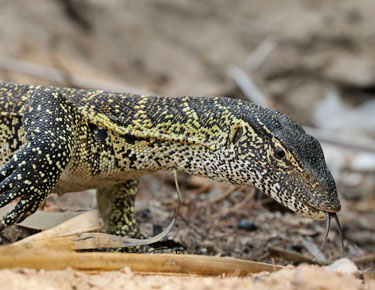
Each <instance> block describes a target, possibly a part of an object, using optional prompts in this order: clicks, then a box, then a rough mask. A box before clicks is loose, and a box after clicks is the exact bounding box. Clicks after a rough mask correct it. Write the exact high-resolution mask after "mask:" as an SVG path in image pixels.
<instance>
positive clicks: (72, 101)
mask: <svg viewBox="0 0 375 290" xmlns="http://www.w3.org/2000/svg"><path fill="white" fill-rule="evenodd" d="M0 149H1V151H0V166H1V167H0V207H2V206H4V205H6V204H8V203H9V202H11V201H12V200H14V199H16V198H17V197H20V201H19V202H18V203H17V205H16V207H15V209H14V210H13V211H12V212H10V213H9V214H7V215H6V216H5V217H4V219H3V220H2V221H1V225H2V226H0V228H1V227H5V226H8V225H11V224H13V223H15V222H20V221H22V220H23V219H24V218H26V217H27V216H29V215H31V214H32V213H34V212H35V211H36V210H37V209H38V207H39V205H40V204H41V203H42V202H43V200H44V199H45V198H46V196H47V195H48V194H49V193H51V192H57V193H60V194H63V193H65V192H71V191H80V190H84V189H90V188H97V189H98V192H97V198H98V205H99V209H100V212H101V214H102V217H103V219H104V221H105V223H106V225H107V231H108V232H109V233H112V234H117V235H122V236H129V237H139V236H141V235H140V233H139V230H138V228H137V225H136V223H135V220H134V217H133V210H134V199H135V196H136V192H137V177H139V176H140V175H143V174H145V173H150V172H155V171H158V170H179V171H185V172H187V173H190V174H194V175H200V176H205V177H208V178H211V179H214V180H217V181H220V182H224V183H230V184H242V185H244V184H254V185H255V186H256V187H257V188H259V189H260V190H262V191H263V192H265V193H266V194H268V195H269V196H271V197H272V198H274V199H275V200H276V201H278V202H280V203H281V204H283V205H285V206H287V207H289V208H290V209H292V210H293V211H295V212H297V213H299V214H302V215H304V216H309V217H312V218H315V219H325V217H326V213H327V212H332V213H334V212H337V211H339V210H340V202H339V200H338V197H337V191H336V186H335V182H334V180H333V178H332V175H331V174H330V172H329V170H328V168H327V166H326V164H325V161H324V156H323V152H322V149H321V147H320V144H319V142H318V141H317V140H316V139H315V138H313V137H312V136H310V135H307V134H306V133H305V132H304V130H303V129H302V127H301V126H300V125H299V124H298V123H296V122H295V121H294V120H293V119H291V118H290V117H288V116H286V115H284V114H282V113H279V112H277V111H274V110H272V109H267V108H263V107H260V106H257V105H255V104H252V103H250V102H247V101H243V100H235V99H229V98H224V97H175V98H172V97H162V96H140V95H131V94H126V93H110V92H104V91H100V90H80V89H70V88H57V87H42V86H34V85H21V84H13V83H6V82H3V83H0Z"/></svg>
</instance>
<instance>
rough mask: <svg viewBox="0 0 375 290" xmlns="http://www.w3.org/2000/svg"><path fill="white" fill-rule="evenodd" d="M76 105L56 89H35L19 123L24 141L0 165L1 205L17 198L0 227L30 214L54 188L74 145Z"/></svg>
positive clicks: (18, 220) (19, 220)
mask: <svg viewBox="0 0 375 290" xmlns="http://www.w3.org/2000/svg"><path fill="white" fill-rule="evenodd" d="M76 114H77V112H76V108H75V106H74V105H73V104H72V103H71V102H70V101H69V100H67V99H66V98H64V97H63V96H61V95H60V94H58V93H57V92H53V91H51V92H49V91H40V90H37V91H35V92H34V93H33V94H32V95H31V96H30V97H29V98H28V100H27V102H26V104H25V107H24V112H23V118H22V123H23V126H24V131H25V137H26V143H25V145H24V146H23V147H21V148H20V149H19V150H18V151H17V152H16V153H15V154H14V155H13V156H12V158H11V159H10V160H9V161H8V162H7V163H5V164H4V165H3V166H2V167H1V168H0V207H3V206H5V205H7V204H8V203H10V202H11V201H12V200H14V199H16V198H18V197H20V200H19V202H18V203H17V205H16V206H15V208H14V209H13V210H12V211H11V212H9V213H8V214H7V215H6V216H5V217H4V218H3V219H2V221H1V222H0V230H1V229H2V228H4V227H6V226H9V225H11V224H13V223H15V222H21V221H22V220H24V219H25V218H26V217H28V216H29V215H31V214H33V213H34V212H35V211H36V210H37V209H38V208H39V206H40V204H41V203H42V202H43V201H44V199H45V198H46V197H47V195H48V194H49V193H50V192H51V191H52V189H53V188H54V187H55V185H56V183H57V181H58V180H59V177H60V174H61V172H62V170H63V169H64V168H65V167H66V165H67V164H68V162H69V160H70V157H71V153H72V148H73V145H74V126H75V120H76Z"/></svg>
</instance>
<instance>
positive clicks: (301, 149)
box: [228, 103, 341, 219]
mask: <svg viewBox="0 0 375 290" xmlns="http://www.w3.org/2000/svg"><path fill="white" fill-rule="evenodd" d="M248 106H249V107H248ZM247 107H248V108H247ZM237 112H238V111H237ZM250 112H251V113H250ZM237 116H238V117H239V118H238V119H236V120H234V121H233V122H232V125H231V128H230V130H229V131H230V133H229V134H228V136H229V137H228V144H229V147H230V148H231V149H232V150H234V151H235V154H236V156H237V159H238V160H237V161H240V163H241V164H242V165H240V166H238V167H237V168H238V171H239V174H238V176H241V178H242V180H237V183H242V184H244V183H246V181H245V178H249V176H251V177H250V181H251V183H253V184H255V186H256V187H258V188H259V189H260V190H262V191H263V192H264V193H265V194H267V195H269V196H271V197H272V198H273V199H275V200H276V201H278V202H279V203H281V204H283V205H284V206H286V207H288V208H289V209H291V210H292V211H294V212H296V213H299V214H301V215H303V216H306V217H311V218H314V219H326V216H327V213H335V212H338V211H339V210H340V208H341V206H340V201H339V199H338V195H337V190H336V184H335V181H334V179H333V177H332V175H331V173H330V171H329V169H328V168H327V165H326V162H325V159H324V154H323V150H322V148H321V146H320V143H319V142H318V141H317V140H316V139H315V138H314V137H312V136H310V135H308V134H307V133H306V132H305V131H304V129H303V128H302V127H301V126H300V125H299V124H298V123H297V122H296V121H295V120H293V119H292V118H290V117H289V116H287V115H285V114H282V113H280V112H277V111H275V110H272V109H265V108H262V107H259V106H255V105H252V104H251V105H248V104H246V103H243V106H241V109H240V113H237ZM237 116H236V117H237ZM241 178H240V179H241ZM232 183H233V182H232ZM234 183H236V182H234Z"/></svg>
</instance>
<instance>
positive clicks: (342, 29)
mask: <svg viewBox="0 0 375 290" xmlns="http://www.w3.org/2000/svg"><path fill="white" fill-rule="evenodd" d="M374 11H375V1H373V0H361V1H351V0H342V1H334V0H329V1H328V0H327V1H317V0H301V1H293V0H284V1H277V0H269V1H261V0H253V1H246V0H232V1H229V0H215V1H213V0H206V1H197V0H195V1H188V0H179V1H173V0H156V1H149V0H138V1H123V0H107V1H99V0H76V1H74V0H54V1H52V0H49V1H48V0H33V1H21V0H12V1H10V0H0V80H4V81H13V82H23V83H35V84H46V85H56V86H69V87H80V88H100V89H106V90H111V91H127V92H140V93H148V94H161V95H169V96H177V95H197V96H203V95H205V96H208V95H225V96H230V97H235V98H243V99H249V100H250V101H253V102H257V103H258V104H262V105H265V106H269V107H273V108H275V109H278V110H280V111H282V112H284V113H287V114H289V115H290V116H292V117H293V118H295V119H296V120H297V121H298V122H300V123H301V124H302V125H304V126H305V128H306V130H307V131H308V132H310V133H311V134H312V135H314V136H315V137H317V138H318V139H319V140H320V141H321V143H322V146H323V149H324V151H325V155H326V158H327V162H328V166H329V167H330V169H331V170H332V173H333V175H334V177H335V179H336V182H337V185H338V189H339V193H340V198H341V201H342V206H343V209H342V212H341V213H340V219H341V221H342V224H343V229H344V233H345V239H346V240H345V247H346V253H347V255H349V256H352V257H361V256H364V255H366V254H368V253H371V252H372V253H374V248H375V17H374ZM180 179H181V183H182V185H183V187H184V189H185V192H184V196H183V206H182V208H181V217H180V221H179V223H178V224H177V226H176V227H175V229H174V232H173V235H174V238H175V239H177V240H179V241H180V242H181V243H182V244H185V245H186V246H187V247H188V248H189V250H190V251H191V252H196V253H208V254H216V255H231V256H235V257H242V258H249V259H254V260H260V261H270V260H275V259H278V260H277V262H280V263H286V262H285V261H289V262H290V261H292V262H295V263H298V262H300V261H298V259H297V258H290V257H289V258H286V257H285V253H284V252H282V251H280V250H279V249H280V248H282V249H284V250H287V251H289V252H291V253H293V254H296V255H297V256H296V257H300V258H301V257H302V258H301V259H303V257H310V258H311V257H312V256H313V254H314V253H316V248H317V247H319V244H320V243H321V241H322V239H323V234H322V233H323V232H324V223H319V222H314V221H311V220H308V219H304V218H301V217H298V216H296V215H294V214H291V213H290V212H289V211H287V210H285V209H283V208H281V207H280V206H278V205H277V204H276V203H274V202H273V201H271V200H270V199H268V198H267V197H265V196H264V195H261V194H260V193H259V192H257V191H256V190H255V189H253V188H249V187H247V188H242V187H240V188H239V187H231V186H226V185H220V184H217V183H214V182H210V181H207V180H204V179H201V178H193V177H188V176H184V175H181V176H180ZM140 191H141V192H140V196H139V200H140V202H139V206H138V218H139V219H140V220H141V221H142V222H143V224H144V225H145V227H146V229H145V230H146V231H147V230H149V231H150V232H151V231H152V230H151V229H150V228H148V229H147V224H148V223H155V221H156V222H159V223H161V224H162V225H165V224H167V223H168V222H169V219H168V216H170V214H172V212H173V210H172V209H173V207H174V206H175V199H174V192H175V189H174V187H173V178H172V177H170V176H169V175H166V174H158V175H157V176H156V177H155V176H147V177H145V178H143V179H142V184H141V190H140ZM84 196H86V198H87V199H88V200H90V198H92V194H91V193H86V195H84V194H81V195H78V196H77V195H75V197H73V196H71V195H66V196H64V197H63V198H61V199H59V200H56V199H53V198H52V199H50V204H49V207H50V208H52V209H53V210H66V209H67V208H69V205H70V209H71V208H74V209H76V207H77V204H78V203H77V199H79V202H82V203H81V209H82V208H86V207H91V206H94V203H95V201H93V200H91V201H90V202H83V201H82V200H83V199H84V198H83V197H84ZM161 196H163V198H160V197H161ZM171 197H173V198H171ZM72 200H74V201H72ZM171 200H172V202H171ZM47 207H48V206H47ZM153 228H154V230H155V225H154V226H153ZM323 254H324V257H321V261H323V262H324V260H326V261H327V260H329V259H333V258H336V257H338V256H340V241H339V238H338V236H337V232H336V231H332V232H331V233H330V236H329V243H328V245H327V246H326V248H325V249H324V250H323ZM288 259H289V260H288ZM293 259H294V260H293ZM371 265H372V266H371ZM363 267H374V264H371V263H369V262H368V261H367V262H366V263H363Z"/></svg>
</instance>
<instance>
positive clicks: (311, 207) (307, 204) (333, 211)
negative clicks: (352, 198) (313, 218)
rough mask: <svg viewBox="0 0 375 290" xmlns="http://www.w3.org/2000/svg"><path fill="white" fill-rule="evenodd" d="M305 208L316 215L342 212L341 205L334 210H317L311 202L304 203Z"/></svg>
mask: <svg viewBox="0 0 375 290" xmlns="http://www.w3.org/2000/svg"><path fill="white" fill-rule="evenodd" d="M302 203H303V204H304V205H305V206H307V207H308V208H309V209H310V210H311V211H312V212H314V213H318V212H325V213H327V212H328V213H337V212H339V211H340V210H341V204H338V205H337V206H336V207H334V208H330V209H320V208H317V207H316V206H314V205H312V204H310V203H309V202H307V201H303V202H302Z"/></svg>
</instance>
